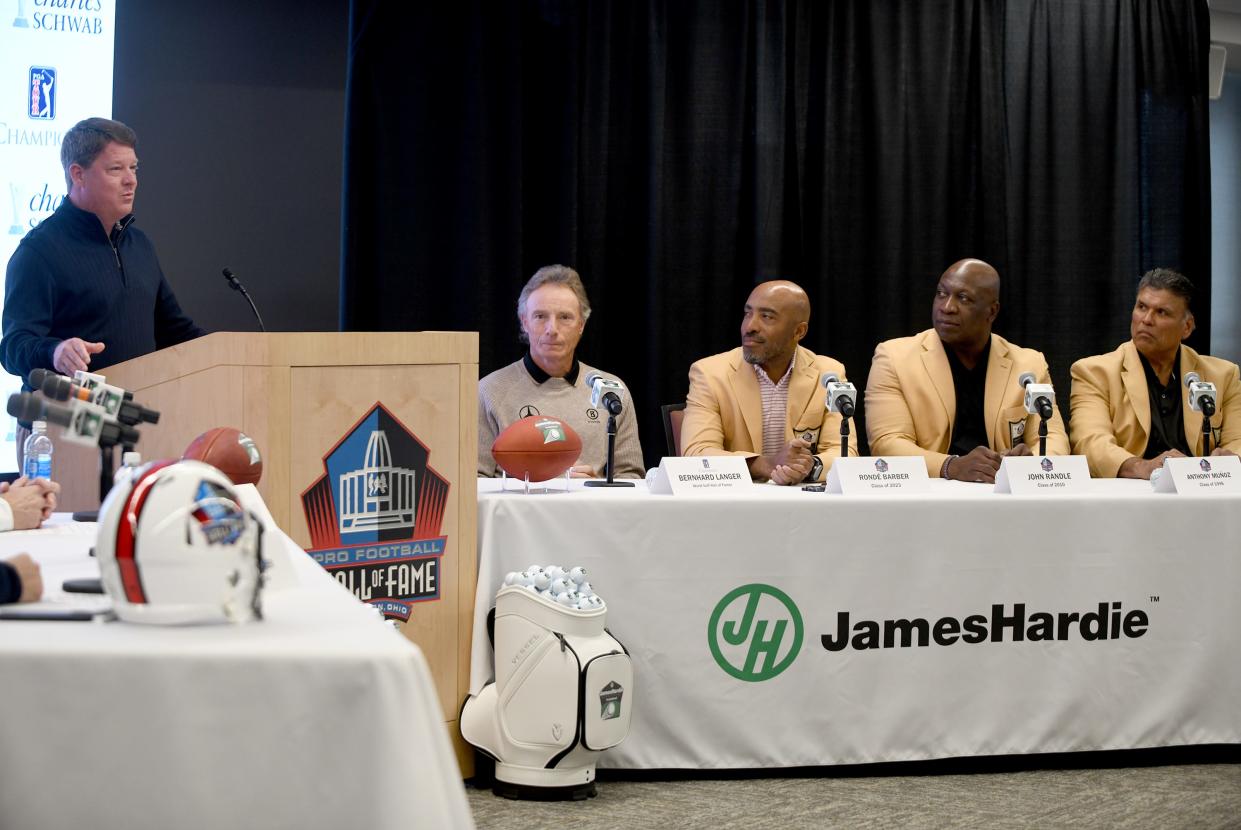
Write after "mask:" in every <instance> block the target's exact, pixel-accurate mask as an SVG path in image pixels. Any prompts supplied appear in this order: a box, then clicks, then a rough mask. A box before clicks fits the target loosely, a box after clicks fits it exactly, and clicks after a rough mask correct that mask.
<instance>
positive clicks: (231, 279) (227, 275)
mask: <svg viewBox="0 0 1241 830" xmlns="http://www.w3.org/2000/svg"><path fill="white" fill-rule="evenodd" d="M221 273H223V274H224V279H226V280H228V285H229V287H230V288H232V289H233V290H234V291H240V292H241V296H243V297H245V298H246V302H248V303H249V304H250V310H251V311H253V312H254V318H255V319H256V320H258V321H259V331H267V327H266V326H264V325H263V317H262V315H261V314H259V310H258V307H257V306H256V305H255V304H254V300H252V299H250V292H249V291H246V287H245V286H244V285H242V284H241V281H240V280H239V279H237V275H236V274H234V273H233V269H231V268H225V269H224V270H223V271H222V272H221Z"/></svg>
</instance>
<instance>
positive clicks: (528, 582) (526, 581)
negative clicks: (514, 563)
mask: <svg viewBox="0 0 1241 830" xmlns="http://www.w3.org/2000/svg"><path fill="white" fill-rule="evenodd" d="M516 584H517V585H520V586H521V587H523V588H532V587H534V577H533V576H531V575H530V574H525V573H523V574H522V575H521V576H519V577H517V582H516Z"/></svg>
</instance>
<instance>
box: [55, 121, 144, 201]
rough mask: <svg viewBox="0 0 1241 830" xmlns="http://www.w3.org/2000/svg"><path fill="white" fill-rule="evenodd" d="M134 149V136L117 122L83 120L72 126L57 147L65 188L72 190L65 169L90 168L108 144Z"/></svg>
mask: <svg viewBox="0 0 1241 830" xmlns="http://www.w3.org/2000/svg"><path fill="white" fill-rule="evenodd" d="M113 143H116V144H121V145H123V146H125V147H129V148H130V149H132V150H137V149H138V135H137V133H135V132H134V131H133V130H131V129H129V127H127V126H125V125H124V124H122V123H121V122H120V121H113V120H112V119H110V118H87V119H85V120H83V121H79V122H78V123H76V124H74V125H73V126H72V127H71V128H70V129H69V132H67V133H65V139H64V141H62V142H61V143H60V165H61V167H63V168H65V186H66V187H68V188H70V189H72V188H73V180H72V179H71V178H70V177H69V166H70V165H73V164H78V165H81V166H82V167H90V166H91V163H92V162H93V161H94V160H95V159H96V158H98V157H99V154H100V153H102V152H103V148H104V147H107V146H108V145H109V144H113Z"/></svg>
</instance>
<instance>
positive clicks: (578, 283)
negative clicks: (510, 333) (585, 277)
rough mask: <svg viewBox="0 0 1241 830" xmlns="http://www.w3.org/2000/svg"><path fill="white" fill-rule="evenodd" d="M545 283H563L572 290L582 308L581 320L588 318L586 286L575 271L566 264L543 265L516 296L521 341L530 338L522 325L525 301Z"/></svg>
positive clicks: (527, 340)
mask: <svg viewBox="0 0 1241 830" xmlns="http://www.w3.org/2000/svg"><path fill="white" fill-rule="evenodd" d="M545 285H563V286H565V287H566V288H568V289H569V290H570V291H572V292H573V293H574V295H575V296H576V297H577V304H578V306H580V307H581V309H582V322H583V323H585V322H586V321H587V320H589V319H590V300H588V299H587V298H586V286H584V285H582V278H581V277H580V276H578V273H577V271H574V270H573V269H572V268H570V267H569V266H567V265H544V266H543V267H542V268H540V269H539V270H537V271H535V272H534V276H533V277H531V278H530V280H529V281H528V282H527V283H526V285H525V287H524V288H522V289H521V294H519V295H518V296H517V327H518V329H519V330H520V331H521V340H522V342H523V343H525V342H529V339H530V338H529V337H528V336H527V334H526V327H525V326H524V325H522V321H523V320H525V317H526V303H527V302H529V300H530V295H531V294H533V293H534V292H535V291H537V290H539V289H540V288H542V287H543V286H545Z"/></svg>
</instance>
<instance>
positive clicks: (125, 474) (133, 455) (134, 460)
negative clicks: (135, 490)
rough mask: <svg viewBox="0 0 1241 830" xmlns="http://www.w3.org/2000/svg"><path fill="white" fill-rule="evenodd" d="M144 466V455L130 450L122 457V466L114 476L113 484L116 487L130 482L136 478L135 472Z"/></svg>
mask: <svg viewBox="0 0 1241 830" xmlns="http://www.w3.org/2000/svg"><path fill="white" fill-rule="evenodd" d="M141 466H142V455H141V454H140V453H137V452H134V451H133V450H130V451H129V452H127V453H124V454H123V455H122V456H121V466H119V467H117V468H116V472H115V473H113V474H112V484H113V486H116V485H118V484H122V483H124V482H127V481H129V480H130V479H131V478H133V476H134V472H135V471H136V470H137V469H138V468H139V467H141Z"/></svg>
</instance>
